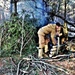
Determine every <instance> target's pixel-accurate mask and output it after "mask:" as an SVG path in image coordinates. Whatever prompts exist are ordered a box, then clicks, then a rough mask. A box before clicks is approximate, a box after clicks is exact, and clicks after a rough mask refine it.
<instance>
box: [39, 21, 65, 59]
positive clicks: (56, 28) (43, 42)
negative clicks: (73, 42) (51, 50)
mask: <svg viewBox="0 0 75 75" xmlns="http://www.w3.org/2000/svg"><path fill="white" fill-rule="evenodd" d="M46 34H50V37H51V41H52V44H53V46H55V45H56V44H57V41H56V39H55V37H56V36H59V37H60V40H61V41H60V43H63V42H64V36H63V35H64V33H63V29H62V25H61V24H60V23H59V22H57V23H56V24H48V25H46V26H44V27H42V28H40V29H39V30H38V38H39V50H38V57H39V58H43V54H44V53H45V54H46V53H47V52H48V43H49V42H50V39H49V38H45V35H46Z"/></svg>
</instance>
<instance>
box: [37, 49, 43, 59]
mask: <svg viewBox="0 0 75 75" xmlns="http://www.w3.org/2000/svg"><path fill="white" fill-rule="evenodd" d="M38 58H43V49H42V48H39V49H38Z"/></svg>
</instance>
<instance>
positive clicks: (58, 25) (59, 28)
mask: <svg viewBox="0 0 75 75" xmlns="http://www.w3.org/2000/svg"><path fill="white" fill-rule="evenodd" d="M61 27H62V26H61V24H60V23H59V22H57V23H56V27H55V28H56V31H60V30H61Z"/></svg>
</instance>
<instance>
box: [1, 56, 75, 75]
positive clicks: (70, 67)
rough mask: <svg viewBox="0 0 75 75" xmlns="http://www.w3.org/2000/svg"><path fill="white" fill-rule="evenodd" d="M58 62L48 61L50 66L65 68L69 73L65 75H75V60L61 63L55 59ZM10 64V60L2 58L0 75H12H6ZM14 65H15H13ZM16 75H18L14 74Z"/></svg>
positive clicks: (66, 60)
mask: <svg viewBox="0 0 75 75" xmlns="http://www.w3.org/2000/svg"><path fill="white" fill-rule="evenodd" d="M55 60H56V61H51V60H50V61H49V60H48V61H47V62H48V63H49V64H52V65H55V66H59V67H61V68H64V69H65V70H67V71H68V74H65V75H75V58H69V59H65V60H64V59H63V60H62V61H59V60H58V59H55ZM8 64H11V62H10V58H9V57H7V58H0V75H11V74H10V73H9V74H6V72H7V71H8V68H9V67H8ZM12 64H13V63H12ZM14 75H16V74H14ZM60 75H64V74H60Z"/></svg>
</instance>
